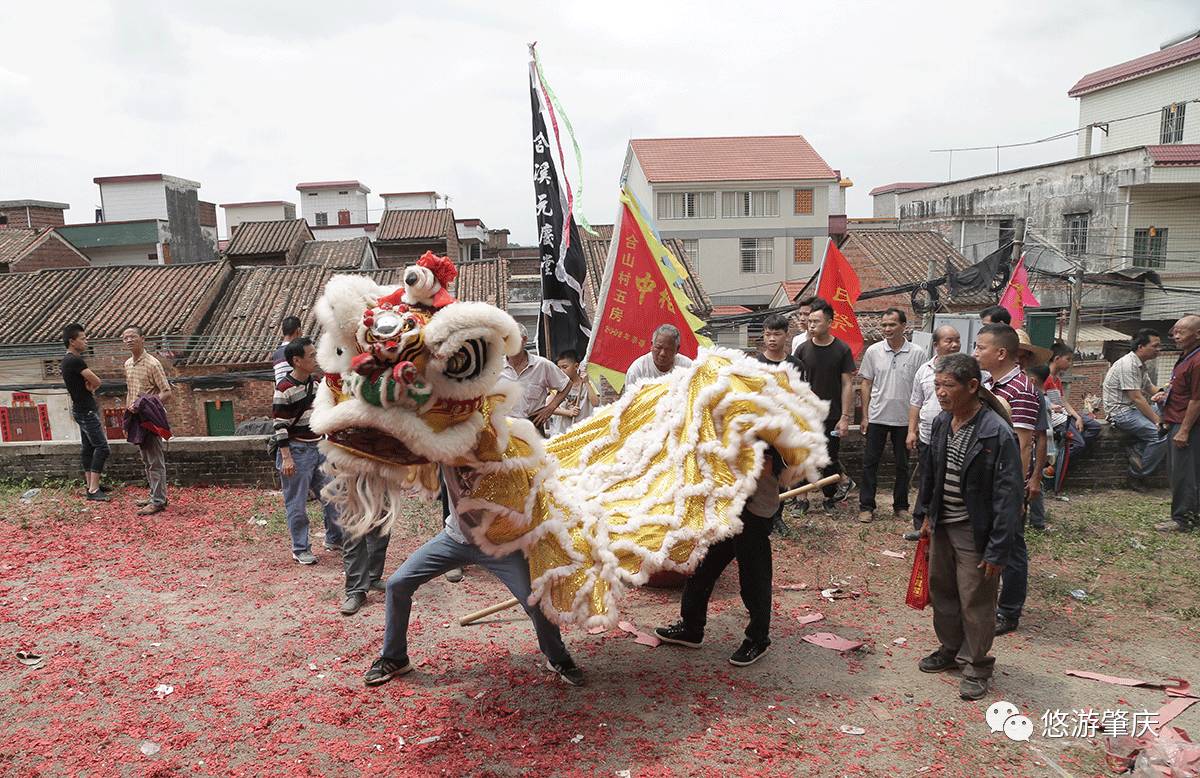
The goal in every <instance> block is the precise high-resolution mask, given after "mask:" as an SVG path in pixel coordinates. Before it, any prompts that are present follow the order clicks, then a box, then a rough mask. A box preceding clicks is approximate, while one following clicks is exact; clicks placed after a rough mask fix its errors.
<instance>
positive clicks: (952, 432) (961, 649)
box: [917, 354, 1024, 700]
mask: <svg viewBox="0 0 1200 778" xmlns="http://www.w3.org/2000/svg"><path fill="white" fill-rule="evenodd" d="M934 385H935V387H936V391H937V397H938V401H939V402H940V403H941V406H942V414H941V415H940V416H938V417H937V418H936V419H934V421H933V428H932V430H931V432H930V439H929V446H928V448H927V449H926V450H925V456H924V459H923V460H922V461H921V488H920V491H919V493H918V495H917V503H918V510H919V511H920V512H921V514H922V515H923V516H924V517H925V521H924V523H923V524H922V526H921V534H922V535H923V536H926V537H930V549H929V596H930V601H931V603H932V604H933V629H934V632H935V633H936V634H937V638H938V641H939V642H940V643H941V645H940V646H939V647H938V649H937V650H936V651H934V652H933V653H932V654H930V655H929V656H927V657H925V658H924V659H922V660H921V661H920V663H919V664H918V667H919V668H920V670H921V671H922V672H926V673H940V672H943V671H945V670H952V669H956V668H957V669H960V670H961V671H962V681H961V682H960V683H959V696H960V697H962V698H963V699H964V700H978V699H981V698H982V697H984V696H985V695H986V694H987V691H988V681H989V679H990V678H991V676H992V666H993V665H994V664H995V662H996V659H995V657H992V656H989V655H988V652H989V651H990V650H991V648H992V640H993V638H994V637H995V613H996V595H997V592H998V590H999V587H1000V571H1001V570H1003V569H1004V567H1005V565H1007V564H1008V561H1009V555H1010V553H1011V551H1012V546H1013V541H1014V540H1015V538H1016V535H1017V528H1018V526H1019V524H1020V521H1021V500H1022V495H1023V492H1024V478H1023V474H1022V471H1021V456H1020V450H1019V449H1018V447H1017V439H1016V437H1015V436H1014V435H1013V432H1012V428H1011V427H1010V426H1009V424H1008V421H1007V420H1006V419H1005V418H1004V417H1003V416H1001V415H1000V413H998V412H997V410H995V409H999V410H1000V411H1001V412H1002V411H1003V406H1002V405H1000V404H999V402H998V401H997V400H996V398H995V397H993V396H992V395H991V393H990V392H988V391H987V390H986V389H984V388H983V386H982V375H981V372H980V369H979V363H978V362H976V361H975V360H974V359H973V358H972V357H969V356H967V355H965V354H950V355H948V356H945V357H942V358H941V360H940V361H939V362H938V363H937V365H936V367H935V368H934Z"/></svg>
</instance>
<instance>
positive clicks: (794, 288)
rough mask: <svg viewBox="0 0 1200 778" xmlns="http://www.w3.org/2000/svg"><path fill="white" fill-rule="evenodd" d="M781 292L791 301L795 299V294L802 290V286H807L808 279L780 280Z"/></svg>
mask: <svg viewBox="0 0 1200 778" xmlns="http://www.w3.org/2000/svg"><path fill="white" fill-rule="evenodd" d="M781 283H782V284H783V293H784V294H786V295H787V299H788V300H791V301H792V302H795V301H796V295H798V294H800V293H801V292H803V291H804V287H806V286H808V281H807V280H804V281H782V282H781Z"/></svg>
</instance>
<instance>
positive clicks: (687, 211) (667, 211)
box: [658, 192, 717, 219]
mask: <svg viewBox="0 0 1200 778" xmlns="http://www.w3.org/2000/svg"><path fill="white" fill-rule="evenodd" d="M716 200H717V196H716V192H659V193H658V218H659V219H711V218H713V217H714V216H716V215H717V214H716V209H717V208H716Z"/></svg>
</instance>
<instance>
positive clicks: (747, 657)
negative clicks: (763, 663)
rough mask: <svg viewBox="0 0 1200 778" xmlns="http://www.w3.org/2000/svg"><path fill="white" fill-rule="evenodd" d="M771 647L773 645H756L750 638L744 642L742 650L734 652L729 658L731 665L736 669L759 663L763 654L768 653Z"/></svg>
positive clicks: (767, 643) (768, 643)
mask: <svg viewBox="0 0 1200 778" xmlns="http://www.w3.org/2000/svg"><path fill="white" fill-rule="evenodd" d="M770 647H771V643H770V642H769V641H768V642H766V643H755V642H754V641H753V640H751V639H750V638H746V639H745V640H743V641H742V645H741V648H739V649H738V650H737V651H734V652H733V655H732V656H730V657H729V664H731V665H734V666H735V667H745V666H746V665H752V664H754V663H755V662H757V661H758V660H759V659H760V658H761V657H762V655H763V654H765V653H767V649H768V648H770Z"/></svg>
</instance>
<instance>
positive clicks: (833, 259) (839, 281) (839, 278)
mask: <svg viewBox="0 0 1200 778" xmlns="http://www.w3.org/2000/svg"><path fill="white" fill-rule="evenodd" d="M861 293H862V288H861V287H859V285H858V275H857V274H856V273H855V272H854V268H852V267H851V266H850V263H849V262H848V261H847V260H846V257H845V256H843V255H842V252H840V251H838V247H837V246H835V245H834V244H833V242H832V241H830V243H829V249H828V251H826V252H825V262H824V264H822V265H821V282H820V283H819V284H818V285H817V297H820V298H821V299H822V300H824V301H826V302H827V303H829V304H830V305H831V306H833V325H832V326H831V327H830V328H829V331H830V332H832V333H833V335H834V336H835V337H838V338H841V339H842V340H843V341H845V342H846V345H847V346H849V347H850V349H851V351H853V352H854V358H855V359H858V357H859V355H860V354H862V350H863V335H862V330H861V329H859V326H858V317H857V316H855V315H854V304H855V303H856V302H858V296H859V294H861Z"/></svg>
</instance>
